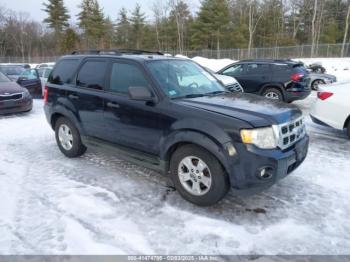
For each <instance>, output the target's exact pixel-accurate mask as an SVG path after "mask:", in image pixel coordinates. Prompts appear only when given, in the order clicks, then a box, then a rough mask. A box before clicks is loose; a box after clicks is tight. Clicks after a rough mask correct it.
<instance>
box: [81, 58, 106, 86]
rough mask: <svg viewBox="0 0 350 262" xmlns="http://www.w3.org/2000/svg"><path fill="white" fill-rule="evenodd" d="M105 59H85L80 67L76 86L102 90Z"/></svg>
mask: <svg viewBox="0 0 350 262" xmlns="http://www.w3.org/2000/svg"><path fill="white" fill-rule="evenodd" d="M106 71H107V61H87V62H85V63H84V64H83V66H82V67H81V69H80V71H79V73H78V77H77V86H80V87H86V88H92V89H98V90H102V89H104V87H105V79H106V78H105V75H106Z"/></svg>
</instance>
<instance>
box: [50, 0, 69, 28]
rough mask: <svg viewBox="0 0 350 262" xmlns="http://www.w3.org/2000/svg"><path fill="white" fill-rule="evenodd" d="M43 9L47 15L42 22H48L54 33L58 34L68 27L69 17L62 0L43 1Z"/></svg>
mask: <svg viewBox="0 0 350 262" xmlns="http://www.w3.org/2000/svg"><path fill="white" fill-rule="evenodd" d="M43 5H44V7H45V8H44V9H43V11H45V12H46V13H47V15H48V17H47V18H45V19H44V23H46V24H48V25H49V27H50V28H51V29H53V30H54V31H55V33H56V34H60V33H61V32H62V31H63V30H64V29H65V28H66V27H68V25H69V24H68V20H69V18H70V16H69V14H68V10H67V8H66V7H65V6H64V3H63V0H48V3H43Z"/></svg>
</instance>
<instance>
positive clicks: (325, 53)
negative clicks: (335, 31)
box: [168, 43, 350, 60]
mask: <svg viewBox="0 0 350 262" xmlns="http://www.w3.org/2000/svg"><path fill="white" fill-rule="evenodd" d="M341 49H342V44H321V45H318V46H317V47H316V48H315V55H314V56H313V57H340V56H341ZM168 53H170V54H172V55H175V54H177V53H176V51H170V52H168ZM183 54H184V55H186V56H188V57H195V56H202V57H206V58H231V59H234V60H242V59H258V58H274V59H282V58H309V57H312V55H311V45H300V46H283V47H269V48H252V49H251V50H250V51H249V50H248V49H224V50H219V51H218V50H210V49H204V50H191V51H184V52H183ZM344 55H345V56H346V57H349V56H350V44H349V43H347V44H346V45H345V52H344Z"/></svg>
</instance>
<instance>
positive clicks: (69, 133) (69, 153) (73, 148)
mask: <svg viewBox="0 0 350 262" xmlns="http://www.w3.org/2000/svg"><path fill="white" fill-rule="evenodd" d="M55 137H56V142H57V145H58V147H59V149H60V151H61V152H62V153H63V154H64V155H65V156H66V157H69V158H74V157H79V156H81V155H83V154H84V153H85V151H86V147H85V146H84V145H83V143H82V142H81V137H80V133H79V131H78V129H77V128H76V127H75V126H74V124H73V123H72V122H71V121H70V120H69V119H67V118H65V117H60V118H59V119H57V121H56V124H55Z"/></svg>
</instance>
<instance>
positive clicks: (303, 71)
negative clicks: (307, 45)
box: [293, 65, 308, 74]
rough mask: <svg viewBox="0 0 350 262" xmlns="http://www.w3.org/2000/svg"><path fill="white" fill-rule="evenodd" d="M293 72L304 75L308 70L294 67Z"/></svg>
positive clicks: (301, 66) (298, 66)
mask: <svg viewBox="0 0 350 262" xmlns="http://www.w3.org/2000/svg"><path fill="white" fill-rule="evenodd" d="M293 72H294V73H302V74H307V73H308V71H307V69H306V68H305V67H304V66H303V65H297V66H293Z"/></svg>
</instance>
